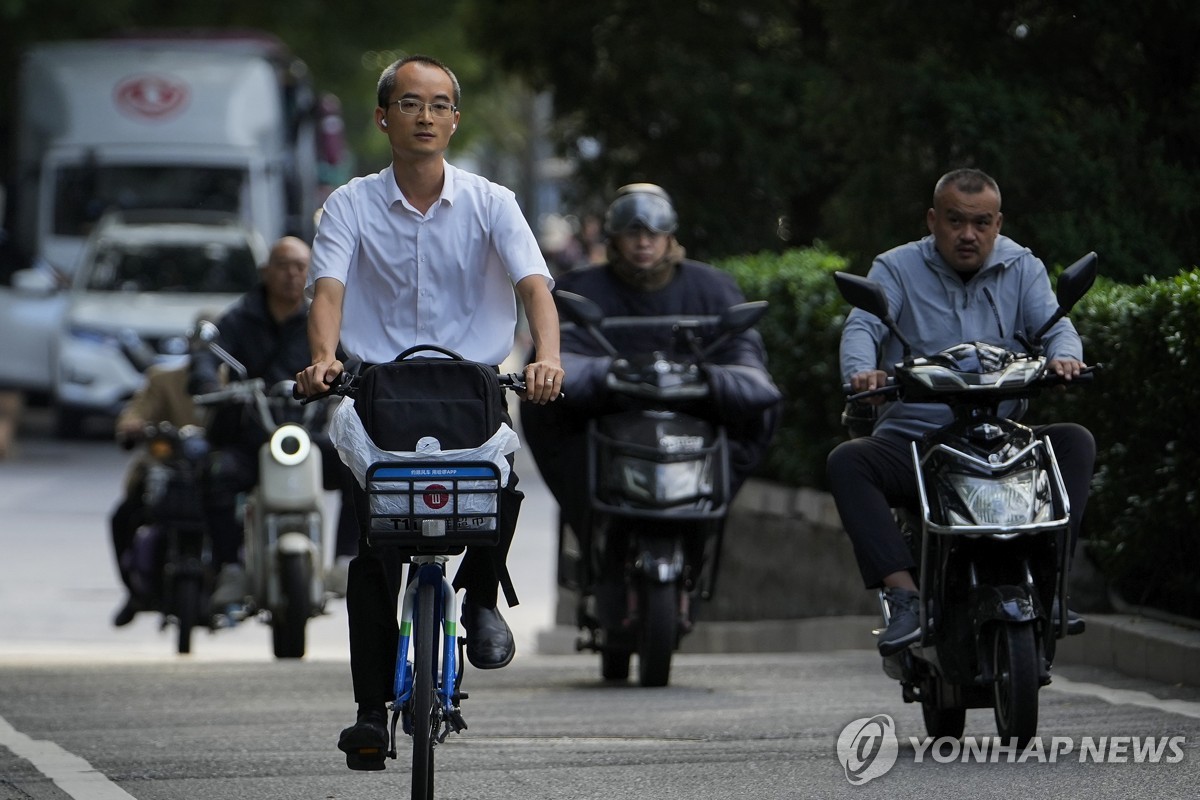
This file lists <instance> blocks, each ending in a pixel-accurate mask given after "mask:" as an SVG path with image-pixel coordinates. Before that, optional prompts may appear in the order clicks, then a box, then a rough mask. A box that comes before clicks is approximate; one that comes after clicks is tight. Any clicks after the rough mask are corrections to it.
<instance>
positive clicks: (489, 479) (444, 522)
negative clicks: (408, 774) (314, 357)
mask: <svg viewBox="0 0 1200 800" xmlns="http://www.w3.org/2000/svg"><path fill="white" fill-rule="evenodd" d="M496 380H497V382H498V383H499V385H500V386H501V387H502V388H505V389H509V390H512V391H516V392H524V391H525V382H524V378H523V377H522V376H521V375H519V374H515V373H510V374H505V375H498V376H496ZM359 381H360V377H359V376H355V377H349V376H347V378H346V379H344V380H340V381H338V382H337V383H335V385H334V386H333V387H332V388H331V389H330V390H329V391H328V392H324V393H322V394H320V395H313V396H311V397H309V398H306V402H310V401H312V400H315V399H318V398H319V397H322V396H330V395H341V396H348V397H357V395H358V391H359ZM503 486H504V483H503V480H502V476H501V470H500V468H499V467H498V466H497V465H496V464H495V463H493V462H491V461H475V460H471V461H466V460H464V461H458V460H447V459H446V458H445V457H442V458H439V457H438V456H436V455H431V457H429V458H427V459H426V458H420V457H419V456H414V457H413V458H412V459H405V460H402V461H401V460H395V461H393V460H384V461H377V462H374V463H371V464H370V466H369V467H368V468H367V469H366V476H365V488H366V495H367V518H366V520H365V521H364V522H363V524H364V526H365V527H366V530H365V531H364V532H365V534H366V537H367V539H368V540H369V541H370V542H371V546H372V547H377V548H378V547H395V548H397V549H399V551H400V553H401V555H402V557H403V559H404V561H405V562H406V563H408V565H409V568H408V571H407V572H408V579H407V583H406V585H405V587H404V590H403V596H402V600H401V603H400V636H399V643H398V647H397V652H396V673H395V682H394V686H393V689H394V694H393V696H394V700H392V702H391V703H389V704H388V709H389V711H390V712H391V725H390V728H389V747H388V750H387V752H386V753H384V752H379V751H376V750H359V751H357V752H354V753H348V754H347V759H348V764H350V766H351V767H352V768H355V769H382V768H383V762H384V758H385V757H386V758H396V757H397V726H399V728H400V731H401V732H402V733H403V734H406V735H408V736H411V737H412V745H413V758H412V797H413V798H414V800H429V798H432V797H433V785H434V748H435V747H436V746H437V745H438V744H441V743H443V742H444V741H445V740H446V737H447V736H449V735H450V734H451V733H459V732H461V731H463V730H466V728H467V723H466V721H465V720H464V719H463V715H462V710H461V708H460V704H461V702H462V701H463V700H465V699H466V697H467V695H466V693H464V692H463V691H462V688H461V685H462V679H463V669H462V665H463V663H464V653H463V649H464V644H465V639H462V638H460V637H459V635H458V607H457V606H458V603H457V599H456V596H455V589H454V587H453V586H452V585H451V583H450V581H449V580H448V579H447V577H446V564H447V562H448V561H449V560H450V557H451V556H454V555H457V554H459V553H461V552H463V550H464V548H465V547H466V546H467V545H470V546H471V547H480V546H484V547H487V546H495V545H496V544H497V543H498V541H499V536H500V502H501V489H502V488H503Z"/></svg>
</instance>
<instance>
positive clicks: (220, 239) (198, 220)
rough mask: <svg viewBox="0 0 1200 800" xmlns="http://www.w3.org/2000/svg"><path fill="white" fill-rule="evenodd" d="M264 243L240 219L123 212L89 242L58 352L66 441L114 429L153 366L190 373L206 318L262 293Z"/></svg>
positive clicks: (60, 426)
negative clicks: (191, 352) (101, 426)
mask: <svg viewBox="0 0 1200 800" xmlns="http://www.w3.org/2000/svg"><path fill="white" fill-rule="evenodd" d="M266 259H267V246H266V243H265V242H264V241H263V239H262V237H261V236H260V235H259V234H258V233H256V232H254V231H252V230H250V229H249V228H247V227H245V225H244V224H243V223H241V222H239V221H237V220H236V219H235V218H233V217H231V216H228V215H224V214H215V215H214V214H207V213H202V212H193V211H143V212H134V211H126V212H115V213H112V214H109V215H106V216H105V217H104V218H103V219H102V220H101V221H100V222H99V223H98V224H97V226H96V228H95V230H94V231H93V232H92V234H91V236H90V237H89V238H88V242H87V245H86V247H85V249H84V253H83V257H82V260H81V261H80V263H79V268H78V270H77V271H76V273H75V277H74V283H73V285H72V287H71V291H70V293H69V300H68V305H67V309H66V313H65V315H64V317H63V324H62V328H61V330H60V331H59V335H58V338H57V344H56V347H55V348H54V349H55V361H56V368H55V370H54V375H55V386H54V399H55V407H56V427H57V430H58V433H59V435H60V436H77V435H79V434H80V433H81V432H82V431H83V427H84V423H85V422H86V420H87V419H88V418H89V417H93V416H100V417H107V418H108V419H109V421H111V419H112V418H113V417H115V415H116V414H117V413H118V412H119V411H120V410H121V407H122V406H123V405H124V404H125V402H126V401H127V400H128V399H129V398H130V397H131V396H132V395H133V393H134V392H135V391H136V390H137V389H138V388H139V387H140V386H141V385H142V383H143V382H144V380H145V375H144V373H145V371H146V369H147V368H148V367H150V366H151V365H154V364H168V365H169V364H182V363H183V362H184V361H185V360H186V358H187V353H188V331H189V329H190V328H191V327H192V325H193V324H194V322H195V319H196V317H197V315H199V314H201V313H214V314H215V313H220V312H221V311H223V310H224V309H225V308H227V307H228V306H229V305H230V304H231V303H233V302H234V301H235V300H237V299H238V298H239V297H240V296H241V295H242V294H244V293H245V292H246V291H247V290H249V289H250V288H251V287H252V286H254V284H255V282H256V281H257V278H258V267H259V266H260V265H262V264H264V263H266Z"/></svg>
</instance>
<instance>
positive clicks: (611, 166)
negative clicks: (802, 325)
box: [470, 0, 1200, 281]
mask: <svg viewBox="0 0 1200 800" xmlns="http://www.w3.org/2000/svg"><path fill="white" fill-rule="evenodd" d="M473 5H474V6H476V11H475V13H474V15H473V17H472V21H473V25H472V27H471V29H470V34H471V41H472V42H473V43H474V44H475V45H476V46H477V47H478V48H479V49H480V50H481V51H483V52H485V53H486V54H488V55H489V56H490V57H491V58H494V59H495V60H496V61H497V62H498V63H499V64H500V65H501V66H502V67H503V68H505V69H507V70H513V71H516V72H518V73H519V74H520V75H522V76H523V77H524V78H525V79H526V80H527V81H529V82H530V83H531V84H532V85H533V86H534V87H535V88H538V89H544V90H547V91H550V92H552V93H553V96H554V99H555V105H556V109H557V112H558V114H559V117H558V121H557V127H556V129H555V137H556V141H557V143H558V146H559V147H560V149H561V151H562V152H563V153H565V154H567V155H570V156H572V157H574V158H577V159H578V160H579V163H580V165H581V169H580V172H579V178H580V184H581V197H580V198H579V200H580V202H585V201H586V200H587V199H588V198H589V197H590V198H594V197H596V196H603V195H604V194H605V193H607V192H610V191H611V190H612V189H613V188H614V187H615V186H618V185H620V184H623V183H626V182H629V181H632V180H653V181H655V182H658V183H661V184H662V185H663V186H665V187H666V188H667V189H668V190H669V191H671V192H672V194H673V195H674V196H675V198H676V200H677V204H678V205H679V206H680V207H681V212H682V216H683V219H684V222H683V231H682V233H681V239H682V240H683V241H684V243H685V245H688V246H689V248H690V249H691V250H692V252H693V253H695V254H698V255H701V256H704V257H709V258H714V257H719V256H723V255H729V254H733V253H737V252H752V251H755V250H756V249H759V248H763V249H782V248H783V247H785V246H789V245H797V244H799V245H803V244H808V243H809V242H811V241H813V240H817V239H820V240H823V241H825V242H826V243H827V244H829V245H831V246H832V247H833V248H834V249H835V250H837V251H838V252H841V253H845V254H847V255H848V256H850V258H851V261H852V265H853V268H855V269H859V270H865V269H866V267H867V265H868V264H869V261H870V258H871V257H872V256H873V255H874V254H875V253H877V252H879V251H881V250H883V249H886V248H888V247H890V246H892V245H894V244H898V243H900V242H903V241H907V240H909V239H912V238H916V237H918V236H921V235H923V234H924V232H925V231H924V222H923V220H924V211H925V208H926V207H927V206H928V204H929V195H930V193H931V190H932V187H933V184H934V182H935V180H936V179H937V177H938V176H940V175H941V174H942V173H943V172H945V171H946V170H948V169H951V168H954V167H959V166H976V167H979V168H982V169H984V170H986V171H988V172H989V173H991V174H992V175H993V176H994V177H996V178H997V180H998V181H999V182H1000V185H1001V188H1002V190H1003V191H1004V196H1005V203H1004V210H1005V212H1006V219H1005V232H1006V233H1009V234H1010V235H1012V236H1014V238H1017V239H1018V240H1019V241H1022V242H1023V243H1025V244H1027V245H1029V246H1031V247H1033V248H1034V250H1035V251H1036V252H1038V253H1039V254H1040V255H1042V257H1043V258H1044V260H1046V261H1047V262H1051V263H1069V262H1071V261H1073V260H1074V259H1075V258H1076V257H1078V256H1080V255H1082V254H1083V253H1085V252H1087V251H1088V250H1096V251H1097V252H1099V253H1100V254H1101V257H1102V259H1103V260H1102V262H1101V263H1102V269H1103V270H1104V271H1105V273H1106V274H1108V275H1110V276H1112V277H1117V278H1120V279H1124V280H1129V281H1136V280H1139V279H1140V278H1141V277H1142V276H1143V275H1146V274H1150V275H1169V274H1174V273H1176V272H1178V271H1179V270H1180V269H1183V268H1188V267H1190V266H1192V265H1194V264H1196V263H1197V253H1198V251H1200V186H1198V184H1197V180H1196V178H1197V167H1198V166H1200V163H1198V162H1200V141H1198V131H1200V81H1198V77H1200V76H1198V64H1200V4H1195V3H1190V2H1187V0H1148V1H1147V2H1132V0H1117V1H1116V2H1113V0H1068V1H1067V2H1057V3H1043V2H1033V1H1032V0H1018V1H1017V2H1012V1H1005V0H964V2H959V3H951V4H947V3H944V2H940V0H911V1H910V2H896V1H895V0H876V1H875V2H864V1H863V0H849V1H847V0H743V2H739V3H736V4H735V3H723V2H718V1H717V0H659V1H658V2H655V3H652V4H646V3H639V2H631V0H597V2H593V3H572V4H556V6H555V7H554V9H553V10H550V9H548V8H547V7H546V4H545V3H543V2H540V0H507V1H506V2H505V3H503V5H501V4H499V3H489V2H484V1H483V0H477V2H475V3H473ZM597 153H598V154H597Z"/></svg>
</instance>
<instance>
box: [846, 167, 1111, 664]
mask: <svg viewBox="0 0 1200 800" xmlns="http://www.w3.org/2000/svg"><path fill="white" fill-rule="evenodd" d="M1002 218H1003V215H1002V214H1001V213H1000V187H999V186H997V184H996V182H995V181H994V180H993V179H992V178H991V177H989V176H988V175H987V174H986V173H983V172H981V171H979V170H975V169H960V170H955V171H953V172H949V173H947V174H946V175H944V176H942V178H941V179H940V180H939V181H938V182H937V185H936V186H935V187H934V191H933V208H930V209H929V210H928V212H926V222H927V224H928V227H929V235H928V236H926V237H925V238H923V239H920V240H918V241H915V242H910V243H908V244H905V245H901V246H900V247H896V248H893V249H892V250H889V251H887V252H886V253H883V254H881V255H879V256H877V257H876V259H875V261H874V263H873V264H872V265H871V270H870V273H869V274H868V277H870V278H871V279H872V280H874V281H876V282H878V283H879V284H880V285H881V286H882V287H883V289H884V292H885V293H886V294H887V298H888V307H889V309H890V311H891V316H892V318H893V319H894V320H895V321H896V323H897V325H898V326H899V328H900V331H901V333H903V335H904V336H905V337H906V338H907V339H908V341H909V342H910V343H911V345H912V348H913V351H914V352H916V353H935V352H938V351H940V350H943V349H945V348H947V347H950V346H952V345H955V344H958V343H959V342H969V341H987V342H990V343H992V344H997V345H1000V346H1003V347H1007V348H1010V349H1016V350H1019V349H1022V346H1021V345H1020V344H1019V342H1018V339H1017V338H1016V335H1017V334H1018V333H1024V334H1027V335H1032V334H1033V333H1034V332H1035V331H1036V329H1037V328H1038V327H1040V326H1041V325H1042V324H1043V323H1044V322H1045V321H1046V320H1047V319H1049V318H1050V317H1051V315H1052V314H1053V313H1054V311H1055V310H1056V309H1057V307H1058V303H1057V301H1056V299H1055V296H1054V293H1053V291H1052V290H1051V287H1050V279H1049V277H1048V275H1047V273H1046V267H1045V265H1044V264H1042V262H1041V260H1040V259H1038V258H1037V257H1035V256H1034V255H1033V253H1032V252H1030V250H1029V248H1027V247H1023V246H1021V245H1019V244H1017V243H1016V242H1014V241H1013V240H1012V239H1009V238H1008V237H1007V236H1001V235H1000V224H1001V220H1002ZM1045 345H1046V354H1047V357H1048V359H1049V363H1048V367H1047V368H1048V369H1049V370H1053V371H1054V372H1055V373H1057V374H1058V375H1060V376H1061V377H1063V378H1064V379H1066V380H1071V379H1073V378H1076V377H1078V376H1079V374H1080V371H1081V370H1082V369H1084V367H1085V366H1086V365H1085V364H1084V362H1083V345H1082V343H1081V341H1080V339H1079V334H1078V333H1076V331H1075V328H1074V326H1073V325H1072V324H1071V322H1070V320H1068V319H1065V318H1064V319H1062V320H1060V321H1059V322H1058V323H1057V324H1055V326H1054V327H1053V328H1051V329H1050V331H1049V332H1048V334H1047V335H1046V338H1045ZM900 360H901V344H900V342H899V341H897V340H896V339H895V337H893V336H892V335H891V334H890V332H889V331H888V329H887V328H886V327H885V326H884V325H883V323H882V322H881V321H880V320H879V319H878V318H876V317H874V316H872V315H870V314H867V313H866V312H863V311H861V310H858V309H854V310H852V311H851V312H850V314H849V316H848V317H847V318H846V324H845V327H844V329H843V331H842V342H841V367H842V377H843V379H844V380H845V381H846V382H847V383H849V385H850V388H851V389H852V390H853V391H855V392H862V391H867V390H869V389H876V388H879V387H882V386H884V385H885V384H886V382H887V378H888V374H887V372H885V371H884V370H883V369H881V368H880V365H891V364H895V363H897V362H898V361H900ZM873 399H874V400H875V401H876V402H877V403H879V402H882V398H873ZM1001 412H1002V413H1003V412H1004V408H1003V407H1002V408H1001ZM951 418H952V415H951V412H950V409H949V407H947V406H944V405H937V404H932V403H911V404H906V403H904V402H901V401H895V402H891V403H888V404H887V405H886V406H884V407H883V408H882V409H880V411H879V415H878V419H877V421H876V423H875V427H874V429H873V431H872V433H871V435H870V436H866V437H861V438H857V439H852V440H850V441H848V442H844V443H843V444H840V445H838V446H837V447H836V448H835V449H834V450H833V452H832V453H830V455H829V462H828V474H829V479H830V484H831V486H832V492H833V497H834V501H835V502H836V504H837V508H838V513H839V515H840V516H841V518H842V525H843V526H844V527H845V529H846V532H847V533H848V534H849V536H850V539H851V541H852V543H853V545H854V554H855V558H856V559H857V560H858V565H859V570H860V571H861V572H862V577H863V583H864V584H865V585H866V587H867V588H868V589H871V588H878V587H881V586H882V587H883V588H884V594H885V596H886V597H887V599H888V604H889V606H890V608H891V610H892V614H891V621H890V623H889V625H888V627H887V629H886V630H884V631H883V633H881V634H880V636H879V639H878V646H879V650H880V652H881V653H882V654H883V655H890V654H892V653H896V652H899V651H900V650H902V649H904V648H905V647H907V646H908V645H909V644H911V643H912V642H914V641H916V639H917V638H918V637H919V635H920V620H919V610H918V607H917V591H916V589H917V587H916V584H915V582H914V581H913V576H912V573H911V570H912V569H913V567H914V566H915V565H914V563H913V559H912V555H911V554H910V552H909V549H908V547H907V545H906V544H905V542H904V539H903V537H902V535H901V534H900V531H899V529H898V528H897V526H896V523H895V521H894V519H893V517H892V514H891V508H892V507H894V506H900V505H904V504H906V503H908V502H910V501H912V500H914V499H915V498H916V496H917V484H916V475H915V473H914V471H913V465H912V459H911V456H910V454H909V443H910V442H911V441H913V440H916V439H920V438H921V436H922V435H924V434H925V433H926V432H928V431H931V430H934V429H936V428H939V427H942V426H943V425H945V424H947V423H948V422H950V420H951ZM1038 433H1039V434H1040V435H1042V436H1044V437H1045V438H1047V439H1049V440H1050V442H1051V445H1052V446H1053V447H1054V452H1055V454H1056V455H1057V457H1058V461H1059V467H1060V469H1061V470H1062V473H1063V479H1064V482H1065V484H1066V490H1067V495H1068V497H1069V499H1070V503H1071V510H1072V514H1071V547H1072V548H1074V545H1075V540H1076V539H1077V538H1078V534H1079V525H1080V521H1081V519H1082V517H1083V509H1084V507H1085V506H1086V505H1087V496H1088V486H1089V484H1090V482H1091V476H1092V469H1093V464H1094V462H1095V455H1096V445H1095V441H1094V440H1093V439H1092V435H1091V433H1089V432H1088V430H1087V429H1086V428H1084V427H1082V426H1080V425H1077V424H1074V423H1055V424H1053V425H1046V426H1043V427H1041V428H1039V429H1038ZM1072 622H1073V624H1072V625H1071V626H1070V627H1069V630H1071V631H1072V632H1078V631H1079V630H1082V620H1081V619H1079V618H1078V617H1074V616H1073V615H1072Z"/></svg>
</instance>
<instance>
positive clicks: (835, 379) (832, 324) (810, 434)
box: [719, 247, 849, 488]
mask: <svg viewBox="0 0 1200 800" xmlns="http://www.w3.org/2000/svg"><path fill="white" fill-rule="evenodd" d="M719 266H720V267H721V268H722V269H724V270H726V271H728V272H730V273H732V274H733V276H734V277H735V278H736V279H737V281H738V284H739V285H740V286H741V288H742V292H743V293H744V294H745V295H746V297H747V298H748V299H751V300H768V301H769V302H770V304H771V306H770V309H769V311H768V312H767V316H766V317H765V318H764V319H763V321H762V322H760V323H759V324H758V330H759V332H760V333H762V336H763V340H764V341H765V342H766V347H767V357H768V359H769V361H768V367H769V368H770V370H771V375H772V376H773V377H774V378H775V382H776V383H777V384H778V385H779V388H780V389H782V390H783V393H784V407H783V412H782V419H781V422H780V425H779V430H778V431H777V432H776V434H775V439H774V441H773V443H772V446H771V450H770V452H769V453H768V454H767V457H766V459H765V462H764V464H763V465H762V466H761V467H760V468H759V473H760V474H761V475H764V476H769V477H770V478H771V479H772V480H776V481H779V482H781V483H787V484H791V485H793V486H813V487H816V488H827V482H826V480H825V457H826V456H827V455H828V454H829V451H830V450H832V449H833V447H834V445H836V444H837V443H838V442H840V441H842V439H843V438H844V431H843V429H842V427H841V423H840V418H841V413H842V407H843V405H844V401H843V399H842V397H841V396H840V393H839V391H838V387H839V386H840V385H841V379H840V377H839V369H838V341H839V339H840V337H841V329H842V322H843V321H844V319H845V315H846V312H847V311H848V310H849V309H848V307H847V306H846V304H845V301H843V300H842V298H841V295H839V294H838V291H837V287H836V286H835V285H834V282H833V273H834V272H835V271H837V270H845V269H847V268H848V265H847V263H846V260H845V259H844V258H842V257H841V256H838V255H836V254H834V253H831V252H829V251H827V250H825V249H823V248H820V247H818V248H815V249H804V250H790V251H788V252H785V253H782V254H776V253H764V254H761V255H757V256H743V257H741V258H736V259H730V260H727V261H723V262H721V263H720V264H719Z"/></svg>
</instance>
